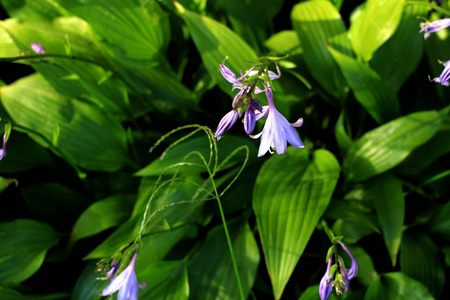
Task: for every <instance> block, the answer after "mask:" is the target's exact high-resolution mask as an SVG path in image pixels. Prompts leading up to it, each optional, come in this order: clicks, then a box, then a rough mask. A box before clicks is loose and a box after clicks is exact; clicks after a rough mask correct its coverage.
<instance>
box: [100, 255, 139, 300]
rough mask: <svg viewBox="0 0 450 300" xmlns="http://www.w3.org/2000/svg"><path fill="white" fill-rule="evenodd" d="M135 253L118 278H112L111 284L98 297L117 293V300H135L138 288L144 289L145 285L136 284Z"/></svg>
mask: <svg viewBox="0 0 450 300" xmlns="http://www.w3.org/2000/svg"><path fill="white" fill-rule="evenodd" d="M136 259H137V252H135V253H134V255H133V258H132V259H131V262H130V264H129V265H128V267H127V268H126V269H125V270H123V272H122V273H120V275H119V276H117V277H115V278H113V279H112V280H111V283H110V284H109V285H108V286H107V287H106V288H105V289H104V290H103V292H102V293H101V294H100V296H108V295H111V294H113V293H115V292H117V291H119V294H118V295H117V300H137V298H138V297H137V296H138V287H139V288H141V289H144V288H145V287H146V286H147V285H146V284H145V282H144V283H142V284H138V282H137V277H136V272H135V271H134V265H135V264H136Z"/></svg>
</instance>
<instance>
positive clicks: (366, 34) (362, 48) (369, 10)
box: [349, 0, 406, 61]
mask: <svg viewBox="0 0 450 300" xmlns="http://www.w3.org/2000/svg"><path fill="white" fill-rule="evenodd" d="M405 2H406V1H405V0H399V1H391V0H368V1H367V2H366V4H365V6H364V8H363V10H362V11H361V13H360V15H359V16H358V18H356V20H355V21H354V22H352V25H351V27H350V31H349V37H350V40H351V42H352V46H353V49H354V50H355V52H356V53H357V54H358V56H360V57H361V58H362V59H363V60H365V61H370V60H371V58H372V55H373V53H374V52H375V50H377V49H378V48H379V47H380V46H381V45H382V44H383V43H384V42H386V41H387V40H388V39H389V38H390V37H391V36H392V35H393V34H394V32H395V30H396V29H397V26H398V24H399V23H400V19H401V17H402V12H403V9H404V7H405Z"/></svg>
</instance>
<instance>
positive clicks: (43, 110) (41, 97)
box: [0, 75, 129, 171]
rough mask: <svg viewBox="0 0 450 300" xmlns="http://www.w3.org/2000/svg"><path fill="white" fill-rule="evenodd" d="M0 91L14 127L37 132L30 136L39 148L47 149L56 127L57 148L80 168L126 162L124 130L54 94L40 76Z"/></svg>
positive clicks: (88, 107) (91, 109)
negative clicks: (41, 146)
mask: <svg viewBox="0 0 450 300" xmlns="http://www.w3.org/2000/svg"><path fill="white" fill-rule="evenodd" d="M0 91H1V101H2V104H3V105H4V107H5V109H6V110H7V112H8V114H9V115H10V116H11V117H12V119H13V120H14V121H15V122H16V123H17V124H19V125H21V126H23V127H25V128H28V129H29V130H31V131H32V132H36V133H39V134H40V135H41V136H38V135H34V134H31V137H32V138H33V139H36V140H37V141H38V142H39V143H40V144H41V145H43V146H45V147H49V142H50V141H51V140H52V138H53V132H54V128H55V126H59V128H60V134H59V141H58V146H57V149H58V150H60V151H61V152H62V153H63V154H64V155H65V156H67V157H66V158H68V159H71V160H74V161H75V162H76V163H77V164H79V165H80V166H82V167H84V168H86V169H91V170H109V171H113V170H117V169H119V168H120V167H122V166H123V165H124V164H125V163H126V162H128V161H129V158H128V156H127V153H126V148H127V145H126V134H125V130H124V129H123V128H122V126H121V124H120V123H119V122H118V121H117V120H116V119H113V118H112V117H110V116H108V115H106V114H105V113H104V112H103V111H101V110H100V109H97V108H95V107H93V106H91V105H87V104H85V103H82V102H80V101H77V100H75V99H67V98H65V97H63V96H61V95H59V94H57V93H56V92H55V91H54V90H53V89H52V88H51V87H50V86H49V84H48V83H47V82H46V81H45V80H44V79H43V78H42V77H41V76H39V75H31V76H29V77H25V78H23V79H21V80H19V81H17V82H15V83H14V84H12V85H9V86H7V87H2V88H1V90H0ZM41 137H45V138H46V139H47V141H43V140H42V138H41Z"/></svg>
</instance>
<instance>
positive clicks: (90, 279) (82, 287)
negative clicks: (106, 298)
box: [70, 261, 109, 300]
mask: <svg viewBox="0 0 450 300" xmlns="http://www.w3.org/2000/svg"><path fill="white" fill-rule="evenodd" d="M96 263H97V262H96V261H90V262H89V263H88V264H87V265H86V267H85V268H84V270H83V272H82V273H81V275H80V277H79V278H78V280H77V283H76V284H75V287H74V289H73V291H72V294H71V298H70V299H71V300H85V299H89V300H97V299H101V298H102V297H101V296H100V295H99V294H100V293H101V292H102V290H103V289H104V288H105V287H106V286H107V285H108V284H109V281H107V280H99V279H98V277H101V274H99V273H96V272H95V269H96Z"/></svg>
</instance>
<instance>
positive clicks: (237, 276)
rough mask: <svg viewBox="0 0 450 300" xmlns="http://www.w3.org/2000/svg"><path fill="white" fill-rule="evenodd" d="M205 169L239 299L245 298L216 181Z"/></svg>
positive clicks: (243, 299)
mask: <svg viewBox="0 0 450 300" xmlns="http://www.w3.org/2000/svg"><path fill="white" fill-rule="evenodd" d="M207 170H208V173H209V178H210V179H211V183H212V186H213V188H214V193H215V194H216V199H217V205H218V206H219V210H220V216H221V217H222V223H223V229H224V231H225V236H226V237H227V243H228V249H229V250H230V256H231V261H232V262H233V268H234V273H235V275H236V281H237V284H238V288H239V294H240V295H241V299H242V300H245V295H244V290H243V288H242V284H241V277H240V276H239V271H238V267H237V263H236V257H235V256H234V251H233V244H232V243H231V238H230V234H229V232H228V226H227V221H226V220H225V214H224V212H223V208H222V203H221V202H220V197H219V193H218V191H217V188H216V183H215V182H214V179H213V176H212V174H211V171H210V170H209V168H207Z"/></svg>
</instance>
